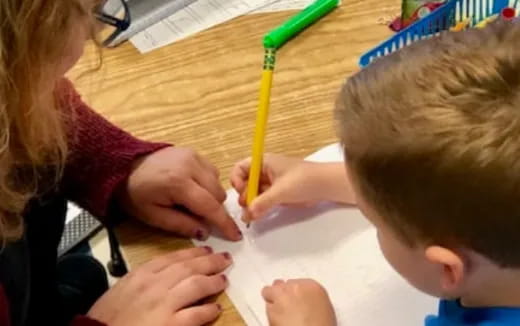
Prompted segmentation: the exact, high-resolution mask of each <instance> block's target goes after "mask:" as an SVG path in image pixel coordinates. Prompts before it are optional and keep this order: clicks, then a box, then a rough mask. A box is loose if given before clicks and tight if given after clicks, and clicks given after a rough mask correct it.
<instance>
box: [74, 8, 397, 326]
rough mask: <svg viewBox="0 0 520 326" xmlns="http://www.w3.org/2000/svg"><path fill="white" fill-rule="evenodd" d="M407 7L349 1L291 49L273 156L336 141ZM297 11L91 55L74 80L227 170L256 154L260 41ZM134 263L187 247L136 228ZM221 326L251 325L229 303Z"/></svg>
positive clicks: (150, 135) (146, 129)
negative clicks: (361, 77)
mask: <svg viewBox="0 0 520 326" xmlns="http://www.w3.org/2000/svg"><path fill="white" fill-rule="evenodd" d="M399 9H400V1H399V0H344V4H343V5H342V6H341V7H340V8H339V9H337V10H336V11H334V12H333V13H332V14H330V15H329V16H327V17H326V18H325V19H323V20H322V21H320V22H318V23H317V24H316V25H314V26H313V27H312V28H310V29H308V30H307V31H305V32H303V33H302V34H301V35H300V36H298V37H297V38H295V39H294V40H293V41H291V42H290V43H288V44H287V45H286V46H285V47H284V48H283V49H282V50H280V51H279V53H278V56H277V66H276V71H275V75H274V88H273V92H272V102H271V112H270V117H269V130H268V135H267V139H266V151H269V152H279V153H285V154H289V155H294V156H298V157H304V156H305V155H307V154H309V153H311V152H313V151H315V150H317V149H318V148H320V147H322V146H324V145H327V144H330V143H333V142H335V141H336V137H335V131H334V121H333V117H332V109H333V105H334V100H335V96H336V94H337V92H338V90H339V88H340V86H341V84H342V83H343V81H344V80H345V78H346V77H348V76H349V75H351V74H352V73H353V72H355V71H357V70H358V69H359V68H358V59H359V56H360V55H361V54H362V53H363V52H364V51H366V50H368V49H370V48H371V47H373V46H375V45H376V44H377V43H379V42H380V41H382V40H383V39H385V38H386V37H388V36H389V35H390V34H391V32H390V31H389V30H388V28H387V27H386V26H384V25H383V24H382V23H381V20H384V19H388V17H391V16H392V15H396V14H398V13H399ZM291 14H293V13H292V12H283V13H272V14H259V15H250V16H244V17H241V18H238V19H235V20H233V21H231V22H228V23H226V24H223V25H220V26H217V27H216V28H213V29H210V30H208V31H205V32H203V33H200V34H198V35H196V36H194V37H191V38H189V39H186V40H183V41H181V42H178V43H175V44H173V45H170V46H167V47H164V48H162V49H159V50H156V51H154V52H151V53H149V54H146V55H141V54H139V53H138V52H137V51H136V50H135V49H134V48H133V47H132V46H131V45H130V44H125V45H123V46H120V47H118V48H116V49H113V50H107V51H105V52H104V53H103V56H102V60H103V65H102V66H101V67H100V68H99V67H98V58H99V57H98V55H97V51H96V50H95V49H93V48H92V47H89V48H87V50H86V54H85V56H84V57H83V59H82V60H81V62H80V63H79V64H78V65H77V66H76V68H75V69H74V71H72V72H71V74H70V75H71V78H72V79H73V80H74V81H75V83H76V86H77V88H78V89H79V91H80V92H81V93H82V94H83V97H84V100H85V101H86V102H87V103H89V104H91V105H92V106H93V107H94V108H95V109H96V110H98V111H99V112H100V113H102V114H103V115H104V116H106V117H107V118H108V119H109V120H111V121H112V122H114V123H116V124H117V125H119V126H121V127H122V128H124V129H126V130H128V131H130V132H132V133H133V134H135V135H136V136H138V137H141V138H144V139H147V140H154V141H163V142H171V143H175V144H178V145H182V146H189V147H192V148H194V149H196V150H197V151H198V152H199V153H200V154H202V155H204V156H205V157H207V158H208V159H209V160H210V161H211V162H212V163H213V164H215V165H216V166H217V167H218V168H219V169H220V171H221V180H222V182H223V183H224V185H225V186H226V187H228V185H229V183H228V175H229V171H230V168H231V167H232V166H233V164H234V163H235V162H236V161H238V160H240V159H242V158H244V157H247V156H249V155H250V149H251V141H252V135H253V134H252V133H253V126H254V121H255V111H256V107H257V95H258V86H259V80H260V73H261V67H262V61H263V50H262V48H261V40H262V36H263V35H264V34H265V32H266V31H268V30H270V29H271V28H272V27H274V26H276V25H278V24H279V23H281V22H282V21H283V20H285V19H286V18H287V17H289V16H290V15H291ZM119 234H120V239H121V241H122V243H123V248H124V253H125V256H126V258H127V261H128V262H129V264H130V265H131V266H137V265H139V264H141V263H143V262H145V261H148V260H149V259H151V258H153V257H154V256H156V255H159V254H162V253H166V252H169V251H171V250H174V249H178V248H181V247H186V246H189V245H190V243H189V242H188V241H186V240H182V239H178V238H175V237H173V236H172V235H171V234H165V233H162V232H158V231H157V230H152V229H149V228H147V227H145V226H143V225H142V224H139V223H137V222H129V223H127V224H125V225H124V226H123V227H122V228H121V230H119ZM219 300H220V302H221V304H222V305H223V307H224V309H225V311H224V313H223V315H222V317H221V318H220V319H219V320H218V321H217V322H216V323H215V325H227V326H235V325H236V326H238V325H244V323H243V321H242V319H241V317H240V315H239V314H238V313H237V312H236V311H235V309H234V307H233V305H232V304H231V303H230V302H229V300H228V299H227V298H226V297H225V296H222V297H221V298H219Z"/></svg>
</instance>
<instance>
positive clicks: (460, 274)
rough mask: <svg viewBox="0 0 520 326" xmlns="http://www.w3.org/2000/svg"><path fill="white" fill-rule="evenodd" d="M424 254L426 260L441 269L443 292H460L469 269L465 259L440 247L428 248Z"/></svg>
mask: <svg viewBox="0 0 520 326" xmlns="http://www.w3.org/2000/svg"><path fill="white" fill-rule="evenodd" d="M424 253H425V256H426V259H427V260H428V261H429V262H430V263H432V264H434V265H437V266H438V267H439V269H440V282H441V283H440V286H441V288H442V290H443V292H445V293H454V292H458V290H459V289H460V286H461V285H462V282H463V281H464V274H465V273H466V268H467V266H466V265H465V264H464V259H463V257H462V256H461V255H459V254H458V253H456V252H455V251H453V250H450V249H447V248H444V247H440V246H430V247H427V248H426V250H425V252H424Z"/></svg>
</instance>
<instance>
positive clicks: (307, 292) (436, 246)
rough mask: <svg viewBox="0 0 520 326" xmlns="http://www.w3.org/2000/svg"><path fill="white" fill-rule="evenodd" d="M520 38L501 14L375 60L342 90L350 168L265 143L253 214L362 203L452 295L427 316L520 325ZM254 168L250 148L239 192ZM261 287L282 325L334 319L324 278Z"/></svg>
mask: <svg viewBox="0 0 520 326" xmlns="http://www.w3.org/2000/svg"><path fill="white" fill-rule="evenodd" d="M517 44H520V26H515V24H511V23H502V22H500V23H496V24H492V25H490V26H489V27H487V28H486V29H482V30H476V29H475V30H468V31H465V32H460V33H446V34H443V35H442V36H440V37H434V38H430V39H428V40H424V41H420V42H417V43H415V44H413V45H411V46H408V47H406V48H404V49H402V50H401V51H398V52H396V53H394V54H391V55H389V56H386V57H384V58H381V59H379V60H377V61H375V62H374V63H372V64H371V65H370V66H369V67H367V68H366V69H363V70H362V71H360V72H358V73H357V74H356V75H354V76H353V77H351V78H350V79H349V80H348V82H347V83H346V84H345V85H344V86H343V88H342V90H341V94H340V96H339V98H338V101H337V105H336V117H337V119H338V122H339V135H340V139H341V142H342V144H343V147H344V152H345V162H346V164H345V165H346V169H344V168H342V167H341V166H340V164H338V163H328V164H320V163H309V162H301V161H295V160H293V159H289V158H285V157H282V156H267V157H266V159H265V168H264V172H265V173H264V175H263V183H264V185H263V189H267V190H266V191H265V192H264V193H263V194H262V195H261V196H259V197H258V198H257V200H256V201H255V202H253V203H252V204H251V206H250V207H249V208H248V212H249V214H250V215H251V217H252V218H253V219H257V218H259V217H261V215H262V214H263V213H264V212H265V211H266V210H267V209H268V208H270V207H271V206H273V205H276V204H302V203H309V202H315V201H320V200H334V201H338V202H343V203H351V204H352V203H355V204H356V205H358V207H359V209H360V210H361V211H362V212H363V213H364V215H365V216H366V217H367V218H368V219H369V220H370V221H371V222H372V223H373V224H374V226H375V227H376V229H377V232H378V240H379V244H380V247H381V250H382V251H383V253H384V256H385V258H386V259H387V260H388V262H389V263H390V264H391V265H392V266H393V267H394V268H395V269H396V270H397V271H398V272H399V273H400V274H401V275H402V276H403V277H404V278H405V279H406V280H407V281H408V282H409V283H410V284H411V285H413V286H415V287H417V288H418V289H420V290H422V291H423V292H425V293H428V294H431V295H434V296H437V297H440V298H442V299H441V302H440V307H439V313H438V315H437V316H428V317H427V318H426V319H425V325H427V326H440V325H443V326H444V325H450V326H454V325H481V326H483V325H486V326H498V325H520V51H518V50H517V49H516V46H517ZM248 169H249V164H248V161H243V162H241V163H239V164H237V166H236V167H235V169H234V171H233V173H232V183H233V185H234V187H235V188H236V189H237V190H238V191H239V192H240V193H242V192H243V191H244V189H245V186H246V182H247V171H248ZM242 203H243V200H242ZM345 259H348V257H345ZM338 273H340V271H338ZM262 294H263V296H264V299H265V301H266V304H267V313H268V316H269V320H270V322H271V325H273V326H276V325H290V326H292V325H299V326H306V325H308V326H310V325H319V326H326V325H335V323H336V322H335V318H334V312H333V309H332V307H331V305H330V302H329V299H328V297H327V294H326V292H325V290H324V289H323V288H321V286H319V285H318V284H317V283H315V282H314V281H311V280H290V281H276V282H275V283H274V284H273V285H272V286H269V287H266V288H265V289H264V291H263V293H262ZM404 308H405V307H404ZM396 313H404V312H396ZM388 324H389V325H392V321H388ZM356 326H357V325H356Z"/></svg>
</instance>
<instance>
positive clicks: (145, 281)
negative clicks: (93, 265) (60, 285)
mask: <svg viewBox="0 0 520 326" xmlns="http://www.w3.org/2000/svg"><path fill="white" fill-rule="evenodd" d="M230 264H231V257H230V256H229V254H226V253H224V254H213V253H211V249H209V248H194V249H188V250H182V251H176V252H173V253H170V254H168V255H165V256H162V257H159V258H156V259H154V260H152V261H150V262H148V263H146V264H144V265H143V266H141V267H139V268H137V269H136V270H134V271H132V272H130V273H129V274H128V275H127V276H125V277H123V278H122V279H121V280H120V281H119V282H117V284H116V285H114V286H113V287H112V288H110V289H109V290H108V291H107V292H106V293H105V294H104V295H103V296H102V297H101V298H100V299H99V300H98V301H97V302H96V303H95V304H94V306H93V307H92V308H91V309H90V311H89V312H88V314H87V315H88V317H90V318H92V319H95V320H98V321H100V322H102V323H105V324H106V325H109V326H169V325H171V326H173V325H175V326H198V325H205V324H207V323H209V322H211V321H213V320H215V319H216V318H217V317H218V316H219V314H220V312H221V307H220V306H219V305H218V304H215V303H201V300H203V299H205V298H208V297H210V296H213V295H215V294H218V293H220V292H222V291H223V290H224V289H225V288H226V286H227V279H226V278H225V276H224V275H223V274H220V273H222V272H223V271H224V270H225V269H226V268H227V267H228V266H229V265H230Z"/></svg>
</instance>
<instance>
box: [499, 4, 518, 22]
mask: <svg viewBox="0 0 520 326" xmlns="http://www.w3.org/2000/svg"><path fill="white" fill-rule="evenodd" d="M500 16H501V17H502V18H503V19H505V20H511V19H513V18H515V16H516V10H515V8H510V7H506V8H504V9H502V12H501V13H500Z"/></svg>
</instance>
